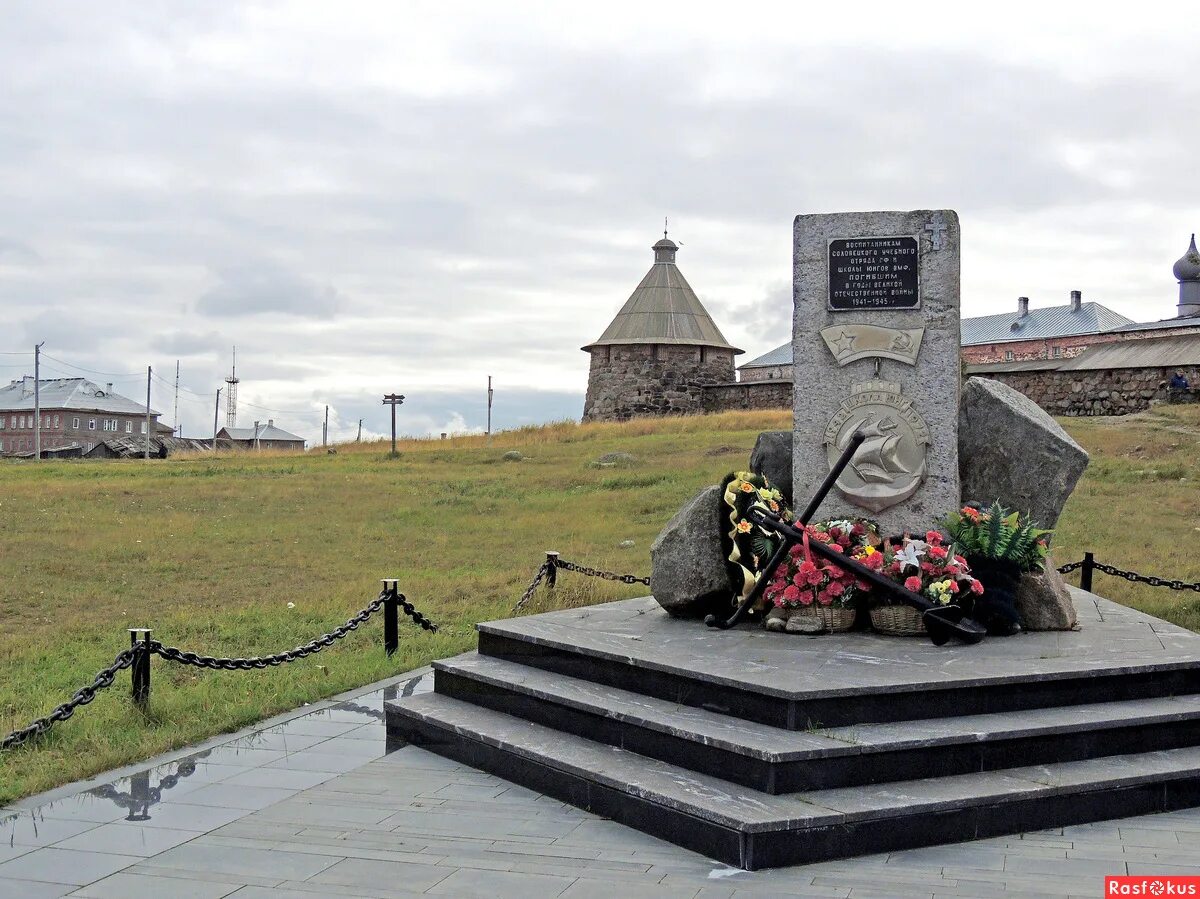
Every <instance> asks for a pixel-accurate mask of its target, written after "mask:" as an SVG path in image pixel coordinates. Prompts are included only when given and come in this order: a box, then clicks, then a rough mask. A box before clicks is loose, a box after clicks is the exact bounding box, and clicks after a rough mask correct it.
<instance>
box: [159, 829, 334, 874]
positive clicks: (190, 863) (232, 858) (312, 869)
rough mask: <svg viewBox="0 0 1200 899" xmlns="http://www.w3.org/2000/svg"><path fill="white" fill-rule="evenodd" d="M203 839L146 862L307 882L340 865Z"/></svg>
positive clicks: (300, 854) (308, 856) (323, 858)
mask: <svg viewBox="0 0 1200 899" xmlns="http://www.w3.org/2000/svg"><path fill="white" fill-rule="evenodd" d="M208 839H209V838H207V837H201V838H199V839H197V840H193V841H192V842H190V843H185V844H183V845H182V846H176V847H175V848H174V849H168V850H167V851H166V852H163V853H161V854H160V855H156V856H155V857H154V858H149V859H146V860H145V861H144V862H142V865H143V866H145V867H149V868H169V869H172V870H184V871H190V872H215V873H219V874H237V875H241V874H252V875H254V876H255V877H261V878H270V877H278V878H279V879H281V880H282V879H285V878H292V879H299V880H303V879H307V878H309V877H312V876H313V875H314V874H317V873H318V872H320V871H324V870H325V869H326V868H328V867H329V866H330V865H333V864H335V863H336V862H337V858H336V857H331V856H325V855H315V854H311V853H303V852H288V851H283V850H277V849H254V848H249V847H246V848H236V847H231V846H220V845H214V844H212V843H211V842H206V840H208Z"/></svg>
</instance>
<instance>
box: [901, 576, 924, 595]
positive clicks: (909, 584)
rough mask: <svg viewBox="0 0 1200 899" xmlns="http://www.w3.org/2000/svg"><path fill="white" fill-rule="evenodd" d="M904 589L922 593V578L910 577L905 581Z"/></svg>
mask: <svg viewBox="0 0 1200 899" xmlns="http://www.w3.org/2000/svg"><path fill="white" fill-rule="evenodd" d="M904 589H905V590H911V591H912V592H913V593H920V592H921V579H920V578H919V577H910V578H909V579H908V580H906V581H905V582H904Z"/></svg>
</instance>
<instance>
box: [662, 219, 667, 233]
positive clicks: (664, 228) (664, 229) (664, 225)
mask: <svg viewBox="0 0 1200 899" xmlns="http://www.w3.org/2000/svg"><path fill="white" fill-rule="evenodd" d="M666 236H667V217H666V216H665V215H664V216H663V237H666Z"/></svg>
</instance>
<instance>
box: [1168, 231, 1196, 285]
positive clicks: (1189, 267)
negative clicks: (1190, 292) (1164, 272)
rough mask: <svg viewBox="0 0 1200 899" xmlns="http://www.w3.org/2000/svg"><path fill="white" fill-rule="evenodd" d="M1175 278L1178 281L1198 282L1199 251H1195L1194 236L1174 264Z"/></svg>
mask: <svg viewBox="0 0 1200 899" xmlns="http://www.w3.org/2000/svg"><path fill="white" fill-rule="evenodd" d="M1172 271H1174V272H1175V277H1176V278H1177V279H1179V280H1180V281H1200V251H1198V250H1197V249H1196V235H1195V234H1193V235H1192V242H1191V244H1190V245H1189V246H1188V248H1187V252H1186V253H1184V254H1183V255H1182V256H1181V257H1180V258H1179V261H1178V262H1176V263H1175V268H1174V269H1172Z"/></svg>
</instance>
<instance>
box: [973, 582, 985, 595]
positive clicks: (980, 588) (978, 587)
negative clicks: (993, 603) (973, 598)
mask: <svg viewBox="0 0 1200 899" xmlns="http://www.w3.org/2000/svg"><path fill="white" fill-rule="evenodd" d="M971 592H972V593H975V594H981V593H983V584H981V583H979V581H977V580H975V578H971Z"/></svg>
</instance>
